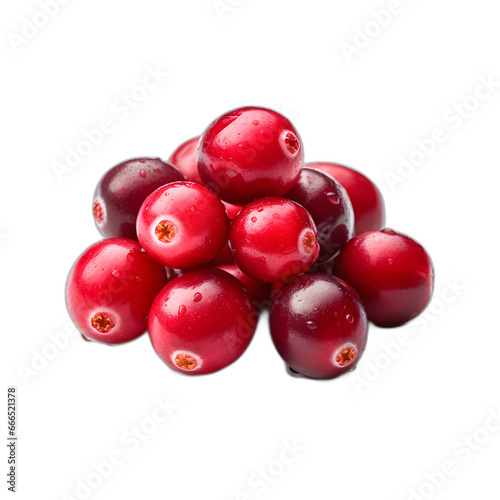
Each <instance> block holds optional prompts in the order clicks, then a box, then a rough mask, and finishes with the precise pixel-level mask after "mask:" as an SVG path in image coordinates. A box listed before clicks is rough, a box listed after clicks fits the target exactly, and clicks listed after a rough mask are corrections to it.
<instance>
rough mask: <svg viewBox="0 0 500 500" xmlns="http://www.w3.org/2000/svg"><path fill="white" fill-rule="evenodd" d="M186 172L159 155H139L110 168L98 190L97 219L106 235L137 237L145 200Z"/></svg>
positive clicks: (182, 177) (95, 213) (97, 223)
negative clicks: (161, 158)
mask: <svg viewBox="0 0 500 500" xmlns="http://www.w3.org/2000/svg"><path fill="white" fill-rule="evenodd" d="M182 180H184V176H183V175H182V174H181V173H180V172H179V171H178V170H177V169H176V168H175V167H173V166H172V165H169V164H168V163H165V162H163V161H162V160H160V159H159V158H135V159H132V160H127V161H124V162H123V163H120V164H119V165H116V166H115V167H113V168H112V169H110V170H108V172H106V174H104V176H103V177H102V178H101V180H100V181H99V183H98V184H97V187H96V190H95V193H94V220H95V223H96V225H97V229H99V232H100V233H101V234H102V235H103V236H105V237H108V238H110V237H117V238H118V237H120V238H132V239H137V233H136V230H135V221H136V218H137V213H138V212H139V208H140V207H141V205H142V202H143V201H144V200H145V199H146V197H147V196H149V195H150V194H151V193H152V192H153V191H154V190H155V189H156V188H159V187H160V186H163V185H164V184H167V183H169V182H174V181H182Z"/></svg>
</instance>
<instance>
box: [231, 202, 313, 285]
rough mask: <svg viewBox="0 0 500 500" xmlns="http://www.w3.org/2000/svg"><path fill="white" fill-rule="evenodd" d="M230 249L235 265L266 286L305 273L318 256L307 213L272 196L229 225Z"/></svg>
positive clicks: (245, 211)
mask: <svg viewBox="0 0 500 500" xmlns="http://www.w3.org/2000/svg"><path fill="white" fill-rule="evenodd" d="M229 245H230V248H231V252H232V254H233V258H234V262H235V264H236V265H237V266H238V267H239V268H240V269H241V270H242V271H243V272H244V273H245V274H248V275H249V276H251V277H252V278H255V279H257V280H259V281H263V282H265V283H277V282H278V281H287V280H289V279H291V278H294V277H295V276H298V275H300V274H302V273H305V272H306V271H307V270H308V269H309V268H310V267H311V266H312V264H313V262H314V261H315V260H316V257H317V256H318V253H319V245H318V240H317V231H316V226H315V224H314V221H313V219H312V217H311V216H310V215H309V213H308V212H307V210H306V209H305V208H303V207H301V206H300V205H299V204H298V203H295V202H293V201H291V200H287V199H286V198H278V197H275V196H269V197H267V198H260V199H258V200H255V201H253V202H252V203H249V204H248V205H246V206H245V207H244V208H243V209H242V210H241V212H240V213H239V214H238V215H237V216H236V218H235V219H234V221H233V222H232V224H231V230H230V233H229Z"/></svg>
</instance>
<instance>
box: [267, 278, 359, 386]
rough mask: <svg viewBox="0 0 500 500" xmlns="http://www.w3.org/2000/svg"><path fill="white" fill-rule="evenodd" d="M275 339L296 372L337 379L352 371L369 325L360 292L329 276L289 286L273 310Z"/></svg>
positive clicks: (271, 320) (271, 324)
mask: <svg viewBox="0 0 500 500" xmlns="http://www.w3.org/2000/svg"><path fill="white" fill-rule="evenodd" d="M270 326H271V335H272V339H273V342H274V345H275V346H276V349H277V350H278V353H279V354H280V356H281V357H282V358H283V359H284V360H285V362H286V363H287V364H288V365H289V366H290V368H291V369H292V370H294V371H295V372H298V373H300V374H302V375H305V376H307V377H312V378H333V377H337V376H338V375H341V374H342V373H344V372H346V371H348V370H352V369H353V368H354V366H355V365H356V363H357V362H358V361H359V358H360V357H361V355H362V354H363V351H364V350H365V346H366V339H367V332H368V324H367V320H366V313H365V311H364V308H363V305H362V303H361V301H360V300H359V297H358V296H357V295H356V292H355V291H354V290H353V289H352V288H351V287H350V286H349V285H348V284H347V283H344V282H343V281H342V280H340V279H338V278H336V277H334V276H330V275H327V274H321V273H313V274H305V275H303V276H300V277H299V278H296V279H294V280H292V281H289V282H288V283H285V285H283V287H282V288H281V290H280V291H279V292H278V295H277V297H276V299H275V301H274V303H273V305H272V307H271V313H270Z"/></svg>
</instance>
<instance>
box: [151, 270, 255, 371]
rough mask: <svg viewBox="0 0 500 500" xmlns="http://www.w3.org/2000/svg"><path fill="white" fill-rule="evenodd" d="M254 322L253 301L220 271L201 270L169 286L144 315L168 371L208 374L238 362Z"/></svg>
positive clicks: (242, 289)
mask: <svg viewBox="0 0 500 500" xmlns="http://www.w3.org/2000/svg"><path fill="white" fill-rule="evenodd" d="M256 323H257V313H256V310H255V306H254V304H253V299H252V297H251V296H250V294H249V293H248V292H246V291H245V290H244V288H243V285H242V284H241V283H240V281H239V280H237V279H236V278H234V277H233V276H231V275H230V274H228V273H226V272H225V271H221V270H220V269H201V270H197V271H192V272H189V273H186V274H184V275H182V276H180V277H178V278H175V279H174V280H172V281H171V282H169V283H168V284H167V285H166V286H165V287H164V288H163V289H162V290H161V292H160V293H159V294H158V296H157V297H156V299H155V301H154V303H153V305H152V307H151V313H150V316H149V334H150V337H151V341H152V343H153V347H154V349H155V351H156V352H157V353H158V355H159V356H160V358H161V359H162V360H163V361H164V362H165V363H166V364H167V365H168V366H170V368H172V369H174V370H177V371H179V372H182V373H186V374H189V375H198V374H204V373H211V372H215V371H217V370H220V369H221V368H224V367H226V366H228V365H230V364H231V363H232V362H233V361H235V360H236V359H238V358H239V357H240V356H241V355H242V354H243V352H244V351H245V349H246V348H247V346H248V344H249V343H250V341H251V339H252V337H253V334H254V332H255V327H256Z"/></svg>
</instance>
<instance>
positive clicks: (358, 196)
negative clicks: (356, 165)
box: [307, 163, 385, 234]
mask: <svg viewBox="0 0 500 500" xmlns="http://www.w3.org/2000/svg"><path fill="white" fill-rule="evenodd" d="M307 166H308V167H311V168H317V169H318V170H322V171H323V172H325V173H327V174H329V175H331V176H332V177H333V178H334V179H335V180H336V181H338V182H340V184H342V186H343V187H344V188H345V190H346V191H347V194H348V195H349V198H350V199H351V203H352V207H353V210H354V231H355V234H361V233H363V232H365V231H370V230H372V229H381V228H383V227H384V224H385V208H384V200H383V198H382V195H381V194H380V191H379V190H378V188H377V186H375V184H374V183H373V182H372V181H371V180H370V179H368V178H367V177H365V176H364V175H363V174H362V173H360V172H358V171H357V170H354V169H353V168H349V167H346V166H345V165H340V164H338V163H309V164H308V165H307Z"/></svg>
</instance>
